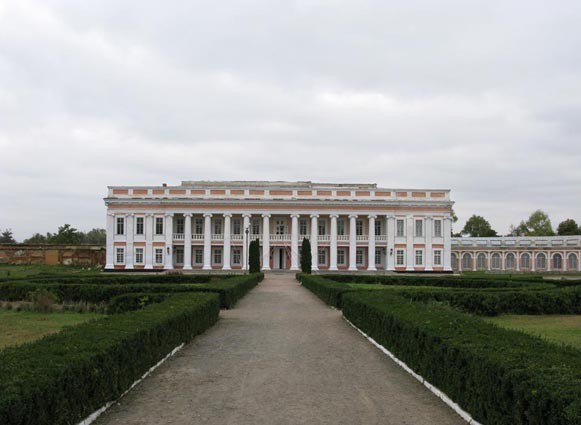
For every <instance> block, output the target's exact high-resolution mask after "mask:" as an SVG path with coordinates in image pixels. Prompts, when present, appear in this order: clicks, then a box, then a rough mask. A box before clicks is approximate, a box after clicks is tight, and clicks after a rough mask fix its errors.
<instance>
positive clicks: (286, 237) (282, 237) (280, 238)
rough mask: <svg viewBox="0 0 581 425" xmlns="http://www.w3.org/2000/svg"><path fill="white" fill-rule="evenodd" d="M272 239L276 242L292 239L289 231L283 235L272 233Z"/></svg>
mask: <svg viewBox="0 0 581 425" xmlns="http://www.w3.org/2000/svg"><path fill="white" fill-rule="evenodd" d="M270 240H271V241H274V242H288V241H290V240H291V235H289V234H288V233H285V234H283V235H276V234H271V235H270Z"/></svg>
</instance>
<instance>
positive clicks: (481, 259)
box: [476, 254, 486, 270]
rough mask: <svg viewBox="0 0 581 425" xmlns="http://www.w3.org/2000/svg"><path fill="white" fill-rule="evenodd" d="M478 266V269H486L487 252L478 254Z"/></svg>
mask: <svg viewBox="0 0 581 425" xmlns="http://www.w3.org/2000/svg"><path fill="white" fill-rule="evenodd" d="M476 267H477V268H478V270H486V255H485V254H478V257H476Z"/></svg>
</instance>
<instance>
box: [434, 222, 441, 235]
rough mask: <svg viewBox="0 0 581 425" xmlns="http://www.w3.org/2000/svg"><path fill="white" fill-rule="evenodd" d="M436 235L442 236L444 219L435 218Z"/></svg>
mask: <svg viewBox="0 0 581 425" xmlns="http://www.w3.org/2000/svg"><path fill="white" fill-rule="evenodd" d="M434 237H436V238H441V237H442V220H434Z"/></svg>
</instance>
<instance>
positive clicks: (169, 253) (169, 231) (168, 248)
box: [164, 214, 173, 270]
mask: <svg viewBox="0 0 581 425" xmlns="http://www.w3.org/2000/svg"><path fill="white" fill-rule="evenodd" d="M164 269H165V270H171V269H173V214H166V215H165V267H164Z"/></svg>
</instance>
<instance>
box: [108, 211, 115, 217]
mask: <svg viewBox="0 0 581 425" xmlns="http://www.w3.org/2000/svg"><path fill="white" fill-rule="evenodd" d="M107 216H109V217H115V213H112V212H108V213H107Z"/></svg>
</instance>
